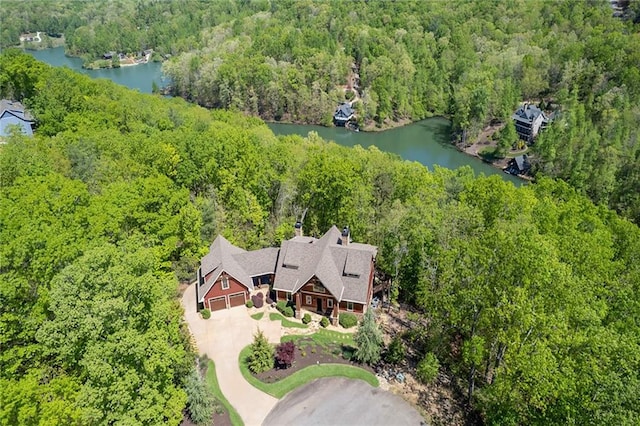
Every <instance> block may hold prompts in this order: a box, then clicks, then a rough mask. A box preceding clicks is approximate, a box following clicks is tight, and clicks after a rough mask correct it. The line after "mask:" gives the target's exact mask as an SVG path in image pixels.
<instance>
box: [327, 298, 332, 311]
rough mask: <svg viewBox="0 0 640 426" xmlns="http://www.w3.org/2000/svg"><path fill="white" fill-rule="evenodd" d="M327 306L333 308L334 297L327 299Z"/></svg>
mask: <svg viewBox="0 0 640 426" xmlns="http://www.w3.org/2000/svg"><path fill="white" fill-rule="evenodd" d="M327 308H329V309H333V299H327Z"/></svg>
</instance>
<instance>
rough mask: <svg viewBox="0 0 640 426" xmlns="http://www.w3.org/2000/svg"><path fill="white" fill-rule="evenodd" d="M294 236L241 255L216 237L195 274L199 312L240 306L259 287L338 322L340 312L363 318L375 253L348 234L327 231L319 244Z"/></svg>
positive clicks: (299, 231) (299, 227)
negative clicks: (277, 246) (196, 277)
mask: <svg viewBox="0 0 640 426" xmlns="http://www.w3.org/2000/svg"><path fill="white" fill-rule="evenodd" d="M295 231H296V234H295V236H294V237H293V238H292V239H290V240H286V241H283V242H282V244H281V246H280V248H266V249H261V250H255V251H245V250H242V249H241V248H238V247H236V246H234V245H233V244H231V243H230V242H229V241H227V240H226V239H225V238H224V237H222V236H220V235H219V236H218V237H217V238H216V239H215V241H214V242H213V244H211V248H210V251H209V253H208V254H207V255H206V256H205V257H204V258H202V262H201V266H200V269H199V270H198V283H197V288H196V297H197V302H198V308H199V309H201V308H209V309H211V310H212V311H214V310H220V309H227V308H231V307H234V306H240V305H242V304H244V303H245V301H246V300H248V298H249V297H250V295H251V293H252V292H253V291H254V290H255V289H256V288H257V287H260V286H262V285H269V286H270V290H271V294H272V297H273V298H274V299H275V300H278V301H279V300H285V301H288V302H289V303H290V304H291V305H293V306H295V312H296V316H297V317H300V316H301V312H302V310H307V311H313V312H317V313H320V314H322V315H325V316H327V317H329V318H330V319H331V321H332V322H335V321H337V318H338V315H339V313H340V312H354V313H356V314H363V313H364V312H365V311H366V309H367V307H368V306H369V303H370V302H371V297H372V295H373V276H374V271H375V258H376V254H377V248H376V247H374V246H371V245H368V244H360V243H354V242H352V241H351V238H350V232H349V228H348V227H345V228H344V229H343V230H342V231H340V230H339V229H338V228H336V227H335V226H333V227H331V229H329V231H327V233H326V234H324V235H323V236H322V237H320V238H314V237H308V236H304V235H303V234H302V225H301V224H300V223H297V224H296V228H295Z"/></svg>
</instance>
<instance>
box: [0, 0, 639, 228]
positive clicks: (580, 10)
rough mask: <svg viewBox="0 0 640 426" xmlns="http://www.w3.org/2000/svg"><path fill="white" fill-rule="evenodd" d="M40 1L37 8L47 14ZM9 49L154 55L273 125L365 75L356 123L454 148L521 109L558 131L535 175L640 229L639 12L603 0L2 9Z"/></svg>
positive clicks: (339, 95)
mask: <svg viewBox="0 0 640 426" xmlns="http://www.w3.org/2000/svg"><path fill="white" fill-rule="evenodd" d="M45 4H46V7H44V5H45ZM4 11H6V13H3V14H0V19H2V21H0V24H1V25H0V29H1V30H2V32H1V33H0V34H1V36H2V37H1V42H2V45H4V46H6V45H10V44H12V43H13V44H15V43H17V42H18V37H19V34H20V32H21V31H36V30H42V31H49V32H58V33H64V34H65V35H66V40H67V51H68V52H69V53H70V54H72V55H77V56H84V57H85V58H87V59H89V58H90V59H95V58H98V57H101V56H102V55H103V54H104V53H105V52H107V51H112V50H113V51H124V52H129V51H140V50H142V49H147V48H153V49H155V50H156V52H158V53H159V54H163V55H164V54H171V55H173V57H172V58H171V60H170V61H168V62H167V63H166V64H165V67H164V70H165V72H166V73H167V74H168V75H169V76H170V77H171V78H172V80H173V94H175V95H179V96H183V97H184V98H186V99H188V100H190V101H193V102H196V103H199V104H200V105H203V106H207V107H214V108H225V109H226V108H231V109H234V110H239V111H243V112H247V113H250V114H253V115H257V116H260V117H262V118H264V119H269V120H285V121H296V122H305V123H316V124H320V123H321V124H330V123H331V117H332V113H333V111H334V109H335V107H336V105H337V103H338V102H340V101H343V100H344V98H345V92H344V87H345V86H346V85H352V83H353V82H354V81H356V80H354V77H355V73H357V74H358V75H359V81H358V82H359V86H358V88H357V89H358V91H359V92H360V101H359V102H357V103H356V109H357V116H358V117H359V119H360V120H361V122H362V121H366V122H372V123H377V125H381V126H385V125H388V124H389V123H391V122H393V121H396V122H406V121H407V120H419V119H422V118H425V117H429V116H432V115H446V116H448V117H450V118H451V120H452V122H453V128H454V132H455V134H456V139H457V140H458V141H460V140H462V141H463V143H464V142H466V141H470V140H473V138H474V137H475V136H476V135H477V134H478V132H479V131H480V130H481V129H483V128H484V127H485V126H486V125H488V124H489V123H491V122H495V121H498V122H505V121H507V120H509V117H510V116H511V114H512V113H513V112H514V110H515V108H516V106H517V104H518V103H519V102H523V101H530V102H535V103H536V104H538V103H540V102H542V104H543V106H545V107H547V108H549V107H550V108H551V109H553V110H555V112H556V113H557V115H556V120H555V124H554V125H553V126H552V127H551V129H550V131H548V132H546V133H544V134H543V135H542V136H541V137H540V138H539V140H538V141H537V142H536V144H535V145H534V147H533V152H534V154H535V160H534V164H533V166H534V172H538V173H540V175H543V176H548V177H554V178H556V177H558V178H562V179H563V180H565V181H566V182H568V183H570V184H571V185H572V186H573V187H574V188H576V189H578V191H580V192H581V193H584V194H587V195H588V196H589V197H590V198H591V199H592V200H593V201H595V202H596V203H603V204H606V205H608V206H609V207H610V208H613V209H615V210H617V211H618V212H620V213H622V214H623V215H625V216H626V217H629V218H631V219H632V220H634V221H635V222H636V223H640V195H638V194H640V173H639V172H638V170H640V142H639V138H640V107H639V105H640V71H639V69H640V31H639V27H638V25H640V24H638V21H639V20H640V19H639V17H640V2H638V1H632V2H631V4H630V6H629V9H628V11H627V14H626V15H625V18H624V19H620V18H616V17H613V10H612V8H611V6H610V4H609V2H608V1H607V0H601V1H593V2H586V1H581V0H568V1H565V0H561V1H525V0H515V1H508V2H505V1H491V0H484V1H473V2H458V1H456V2H444V1H431V2H424V1H395V2H392V1H367V2H364V1H349V2H346V1H345V2H343V1H311V0H302V1H298V0H278V1H250V2H245V1H215V2H211V3H208V2H197V1H191V0H182V1H177V2H155V1H149V2H135V3H134V2H132V1H122V2H71V3H70V2H60V1H48V2H46V3H43V2H27V3H24V2H11V1H5V2H3V12H4Z"/></svg>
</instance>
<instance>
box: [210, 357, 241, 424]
mask: <svg viewBox="0 0 640 426" xmlns="http://www.w3.org/2000/svg"><path fill="white" fill-rule="evenodd" d="M207 386H208V387H209V390H211V393H213V396H215V397H216V399H217V400H218V401H220V403H221V404H222V405H224V408H225V409H226V410H227V412H228V413H229V417H230V418H231V424H232V425H233V426H244V422H243V421H242V418H241V417H240V415H239V414H238V412H237V411H236V409H235V408H233V406H232V405H231V404H230V403H229V401H227V398H225V397H224V395H223V394H222V391H221V390H220V385H219V384H218V376H216V365H215V364H214V363H213V361H211V360H209V366H208V368H207Z"/></svg>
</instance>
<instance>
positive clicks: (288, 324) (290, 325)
mask: <svg viewBox="0 0 640 426" xmlns="http://www.w3.org/2000/svg"><path fill="white" fill-rule="evenodd" d="M269 319H270V320H271V321H282V326H283V327H288V328H309V326H308V325H307V324H302V323H299V322H295V321H291V320H289V319H287V318H285V317H284V316H282V314H279V313H277V312H271V313H270V314H269Z"/></svg>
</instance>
